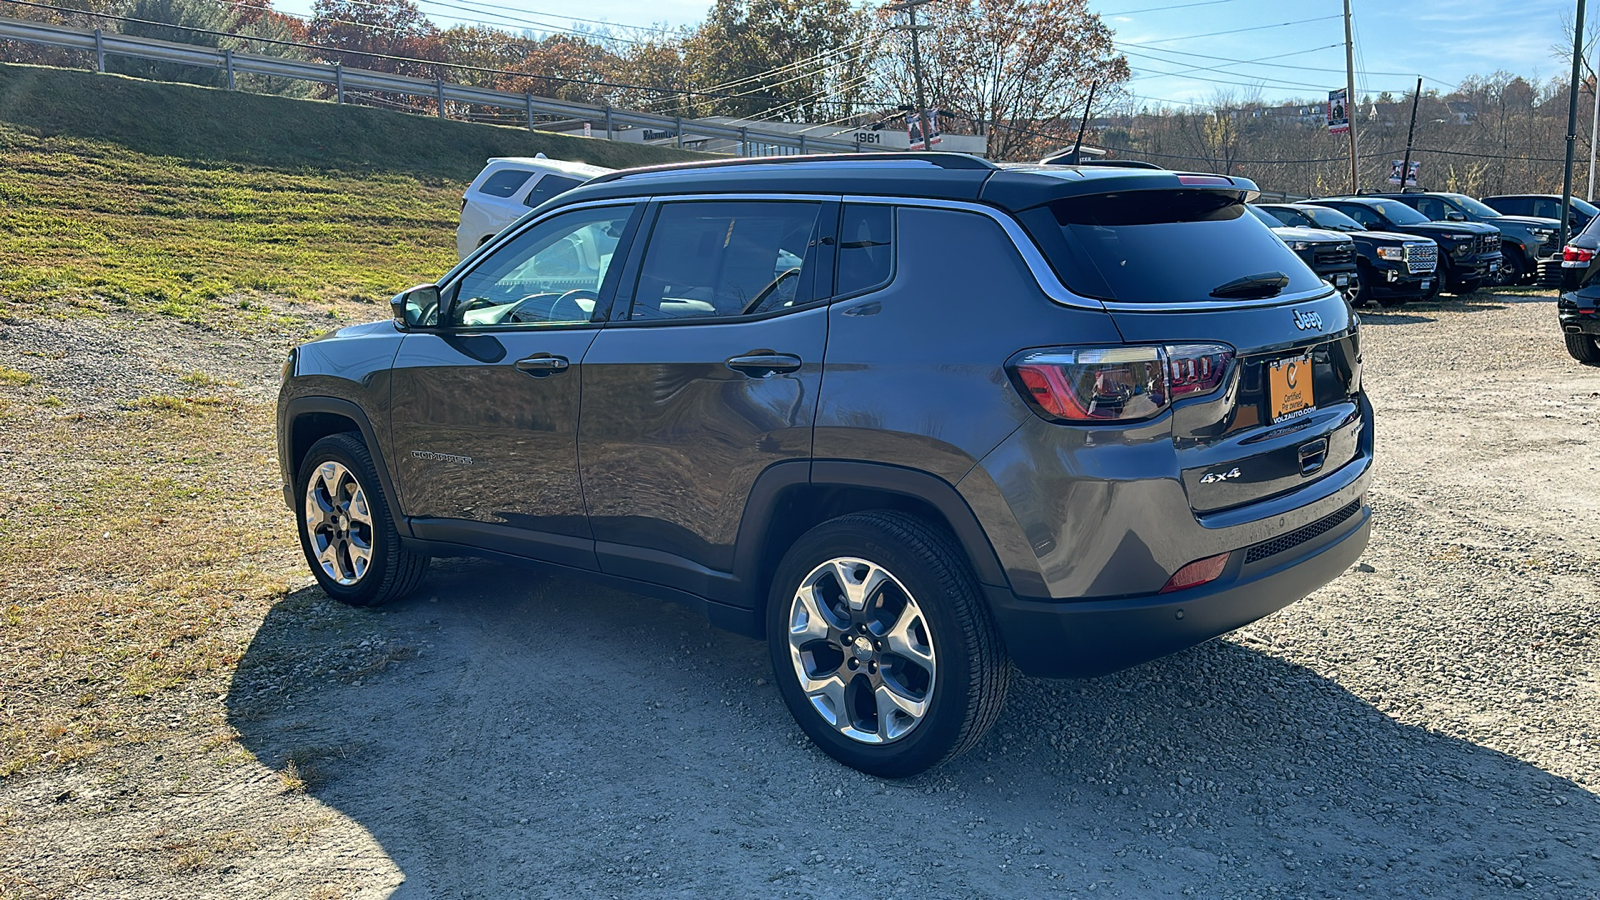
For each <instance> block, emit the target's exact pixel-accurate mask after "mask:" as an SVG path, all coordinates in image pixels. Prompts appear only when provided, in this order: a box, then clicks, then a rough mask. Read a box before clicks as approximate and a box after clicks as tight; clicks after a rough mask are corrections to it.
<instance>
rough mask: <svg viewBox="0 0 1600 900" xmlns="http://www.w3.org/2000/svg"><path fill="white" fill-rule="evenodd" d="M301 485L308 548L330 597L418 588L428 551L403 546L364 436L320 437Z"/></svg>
mask: <svg viewBox="0 0 1600 900" xmlns="http://www.w3.org/2000/svg"><path fill="white" fill-rule="evenodd" d="M295 486H296V488H297V491H296V501H295V513H296V518H297V520H298V522H299V525H298V529H297V530H298V531H299V532H300V549H301V551H302V552H303V553H304V554H305V557H306V565H308V566H310V567H311V574H312V575H313V576H315V577H316V579H317V584H318V585H320V586H321V587H322V590H323V591H324V592H325V593H326V594H327V595H328V596H329V597H332V598H333V599H335V600H338V601H339V602H340V603H348V604H349V605H351V606H381V605H383V604H385V603H388V602H390V601H392V600H398V599H399V598H401V597H404V596H405V595H406V594H409V593H411V591H413V590H415V589H416V587H417V583H418V582H419V581H421V580H422V575H423V572H424V571H426V570H427V567H428V557H426V556H424V555H422V554H418V553H413V552H411V551H409V550H407V549H405V548H404V547H402V546H400V535H399V533H398V532H397V531H395V527H394V518H393V517H392V516H390V515H389V501H388V498H386V497H385V496H384V495H383V487H382V484H381V483H380V482H379V481H378V475H377V467H376V466H374V465H373V463H372V454H371V453H369V452H368V451H367V445H366V444H364V443H362V442H361V439H360V438H359V437H357V436H355V435H353V434H334V435H329V436H328V437H325V438H323V439H322V440H320V441H317V442H316V443H315V444H312V445H311V449H310V450H308V451H307V452H306V457H305V459H304V460H303V461H302V462H301V463H300V472H299V475H298V476H297V480H296V482H295ZM363 507H364V509H363ZM363 556H365V559H364V560H363V558H362V557H363Z"/></svg>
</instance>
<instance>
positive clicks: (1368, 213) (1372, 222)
mask: <svg viewBox="0 0 1600 900" xmlns="http://www.w3.org/2000/svg"><path fill="white" fill-rule="evenodd" d="M1335 208H1336V209H1338V210H1339V211H1340V212H1342V213H1344V214H1345V215H1347V216H1349V217H1350V218H1352V219H1355V220H1356V221H1357V222H1360V223H1361V224H1362V225H1363V226H1365V227H1367V228H1369V229H1371V230H1373V231H1382V230H1383V220H1382V219H1379V218H1378V214H1377V213H1375V212H1373V211H1372V210H1370V209H1368V208H1366V207H1365V206H1354V205H1352V206H1339V207H1335Z"/></svg>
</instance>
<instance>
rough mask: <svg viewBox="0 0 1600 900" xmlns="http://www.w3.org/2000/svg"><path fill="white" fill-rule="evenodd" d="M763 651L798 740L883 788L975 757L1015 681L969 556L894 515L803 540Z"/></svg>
mask: <svg viewBox="0 0 1600 900" xmlns="http://www.w3.org/2000/svg"><path fill="white" fill-rule="evenodd" d="M847 585H848V586H849V587H847ZM851 588H853V589H854V590H855V591H856V593H858V594H859V595H860V596H859V598H858V600H857V602H858V603H859V604H860V606H861V608H860V609H859V610H856V609H852V606H851V602H850V595H849V593H848V591H849V590H850V589H851ZM897 635H898V637H897ZM767 646H768V649H769V650H770V652H771V655H772V669H773V672H774V674H775V676H776V680H777V684H778V690H779V693H780V694H781V695H782V696H783V701H784V703H785V704H787V705H788V707H789V712H790V713H791V714H793V715H794V717H795V721H796V722H798V723H799V725H800V728H801V730H803V731H804V732H805V733H806V735H807V736H809V737H810V738H811V740H812V741H814V742H815V743H816V744H817V745H818V746H819V747H821V748H822V750H823V751H824V752H826V753H827V754H828V755H829V756H832V757H833V758H834V759H836V760H838V761H839V762H841V763H844V764H845V765H847V766H849V767H851V768H853V769H859V770H861V771H862V772H866V773H868V774H870V775H877V776H879V777H883V778H905V777H907V776H911V775H916V774H918V773H920V772H925V771H927V770H928V769H931V768H933V767H934V766H937V765H940V764H942V763H944V762H947V761H948V760H950V759H953V758H954V757H956V756H958V755H960V754H961V753H964V752H966V751H967V750H969V749H971V748H972V747H973V746H974V745H976V744H977V743H978V742H979V741H980V740H981V739H982V738H983V736H984V734H985V733H986V732H987V731H988V730H989V728H990V727H991V726H992V725H993V724H994V722H995V720H996V719H998V718H999V716H1000V710H1001V709H1002V708H1003V707H1004V706H1005V697H1006V690H1007V687H1008V686H1009V684H1010V680H1011V665H1010V661H1009V660H1008V658H1007V657H1006V654H1005V649H1004V647H1003V646H1002V644H1001V642H1000V636H999V633H998V632H997V631H996V630H995V627H994V622H993V621H992V620H991V619H990V617H989V611H988V608H987V606H986V605H985V603H984V601H983V599H982V597H981V595H980V594H979V592H978V583H977V579H976V578H974V577H973V574H972V568H971V566H970V565H969V563H968V561H967V558H966V555H965V554H964V553H962V551H961V549H960V547H959V546H958V545H957V544H956V542H955V540H954V539H953V538H952V537H951V536H950V535H949V534H948V533H947V532H945V531H944V530H943V529H942V528H939V527H937V526H935V525H933V524H932V523H930V522H928V521H926V520H924V519H921V518H918V517H916V516H912V515H907V514H905V513H899V512H890V511H876V512H866V513H855V514H852V515H847V516H840V517H839V518H837V519H832V520H830V521H827V522H824V523H822V524H821V525H818V526H816V527H815V528H813V529H811V530H810V531H808V532H806V533H805V534H804V535H803V536H802V537H801V538H800V539H799V540H798V541H796V542H795V544H794V546H793V547H791V548H790V549H789V552H788V553H787V554H785V555H784V558H783V561H782V562H781V563H780V564H779V565H778V571H777V574H776V575H775V577H774V578H773V583H772V592H771V595H770V597H769V600H768V603H767ZM802 670H803V671H804V672H805V675H802ZM803 677H804V678H808V679H810V685H809V686H810V687H811V691H810V693H809V694H808V692H807V690H806V686H804V685H802V678H803ZM885 695H887V696H885ZM813 698H815V699H813Z"/></svg>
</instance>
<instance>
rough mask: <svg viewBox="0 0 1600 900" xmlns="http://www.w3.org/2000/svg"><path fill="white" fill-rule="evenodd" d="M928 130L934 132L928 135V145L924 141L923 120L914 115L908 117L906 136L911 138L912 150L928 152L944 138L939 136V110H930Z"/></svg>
mask: <svg viewBox="0 0 1600 900" xmlns="http://www.w3.org/2000/svg"><path fill="white" fill-rule="evenodd" d="M928 130H929V131H931V132H933V133H932V134H930V135H928V141H927V143H923V141H922V120H921V119H919V118H917V117H916V116H914V115H910V114H908V115H907V116H906V135H907V136H908V137H910V138H911V149H912V150H928V149H930V148H932V147H933V145H934V144H937V143H939V142H940V141H941V140H942V138H941V137H940V135H939V116H938V111H937V110H932V109H930V110H928Z"/></svg>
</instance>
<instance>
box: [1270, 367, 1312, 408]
mask: <svg viewBox="0 0 1600 900" xmlns="http://www.w3.org/2000/svg"><path fill="white" fill-rule="evenodd" d="M1311 382H1312V378H1311V357H1310V356H1293V357H1290V358H1288V359H1280V360H1278V361H1277V362H1274V363H1273V364H1272V367H1271V368H1270V369H1269V370H1268V378H1267V384H1268V390H1269V393H1268V395H1267V396H1268V401H1269V402H1270V403H1271V404H1272V421H1274V422H1281V421H1283V420H1284V419H1287V418H1290V417H1292V416H1298V415H1301V414H1303V413H1306V412H1308V411H1309V410H1310V409H1311V408H1312V405H1313V403H1314V402H1315V399H1316V398H1315V394H1313V393H1312V390H1311Z"/></svg>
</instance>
